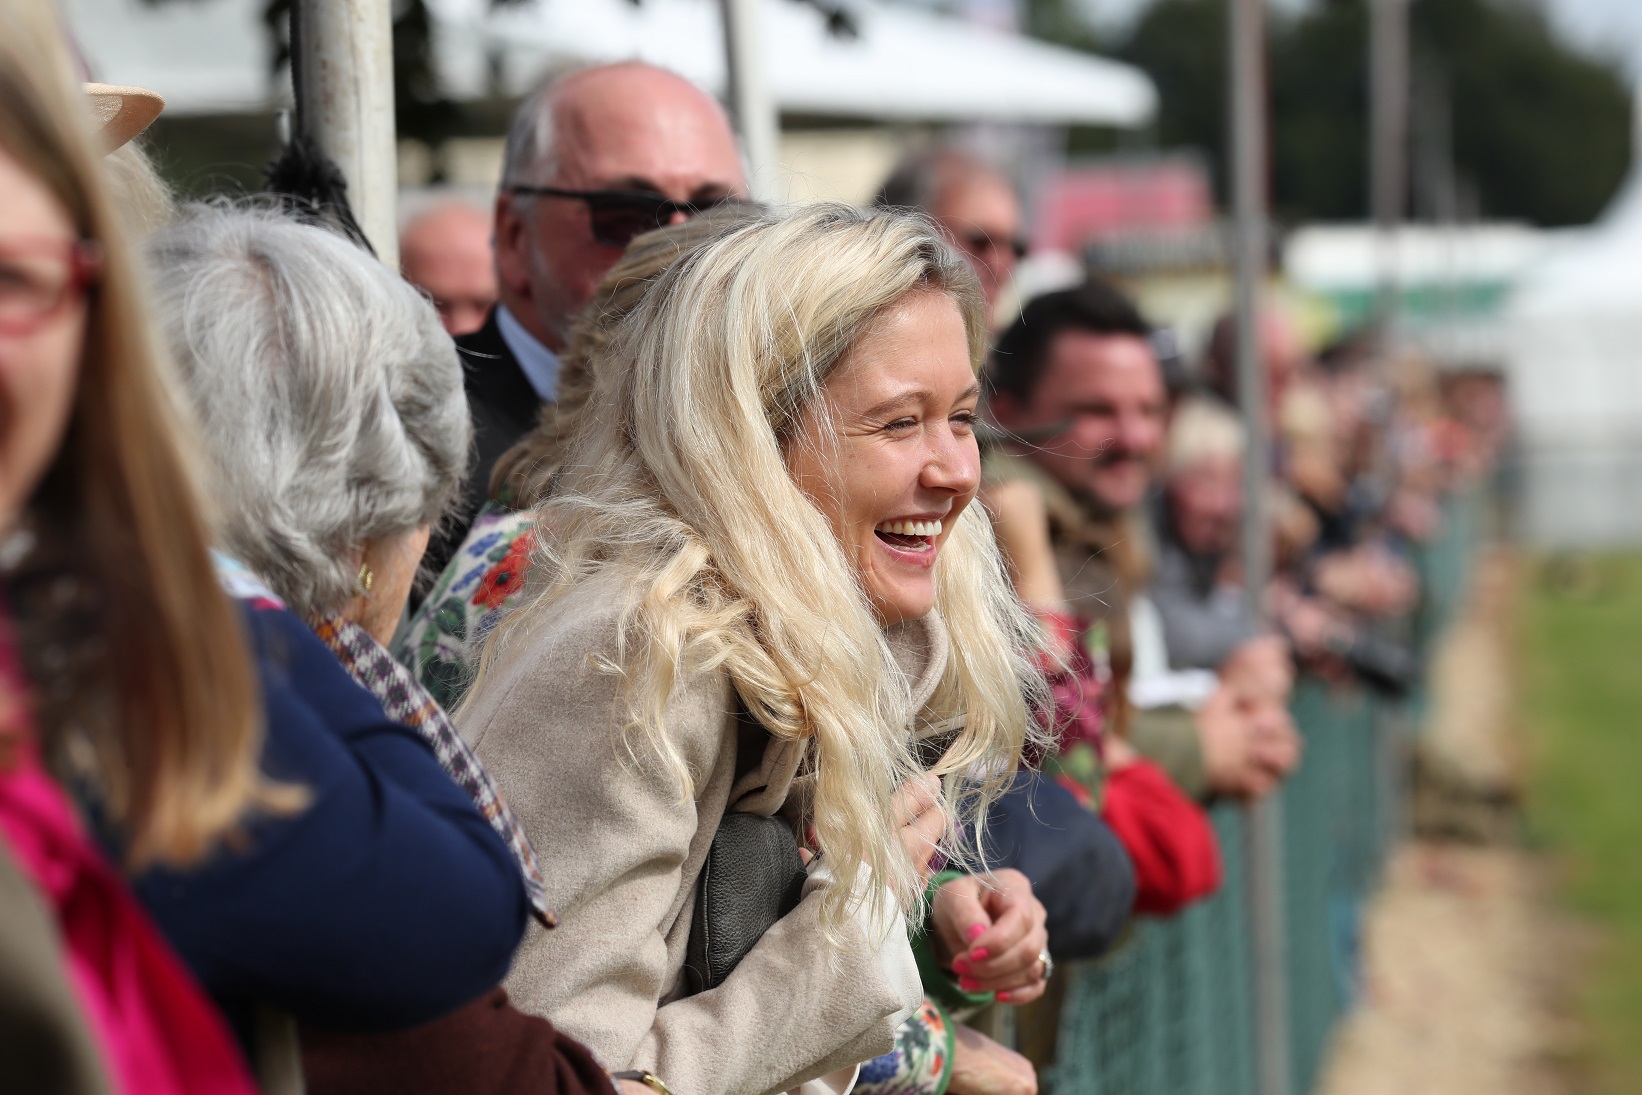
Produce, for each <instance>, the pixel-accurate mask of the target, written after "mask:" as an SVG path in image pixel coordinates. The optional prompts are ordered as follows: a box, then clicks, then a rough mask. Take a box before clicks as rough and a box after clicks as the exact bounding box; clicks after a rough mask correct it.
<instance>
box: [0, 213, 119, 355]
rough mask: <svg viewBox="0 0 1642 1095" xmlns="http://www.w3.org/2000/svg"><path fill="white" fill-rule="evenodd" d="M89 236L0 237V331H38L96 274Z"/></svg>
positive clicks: (99, 267)
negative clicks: (48, 237)
mask: <svg viewBox="0 0 1642 1095" xmlns="http://www.w3.org/2000/svg"><path fill="white" fill-rule="evenodd" d="M102 271H103V254H102V248H100V247H98V246H97V244H96V242H95V241H93V240H65V239H45V238H41V237H27V236H25V237H18V238H10V239H7V238H0V334H7V335H27V334H32V333H34V332H35V331H36V330H38V329H39V328H40V327H41V325H43V324H44V323H45V322H46V321H47V320H48V319H50V318H51V317H52V316H54V315H56V314H57V313H58V312H60V311H61V310H62V309H63V308H64V307H65V306H66V305H67V304H68V303H69V302H70V301H72V300H76V299H78V298H79V297H80V296H81V295H82V294H83V293H84V292H85V291H86V290H87V289H88V288H90V287H91V286H93V285H95V284H97V281H98V279H99V278H100V277H101V276H102Z"/></svg>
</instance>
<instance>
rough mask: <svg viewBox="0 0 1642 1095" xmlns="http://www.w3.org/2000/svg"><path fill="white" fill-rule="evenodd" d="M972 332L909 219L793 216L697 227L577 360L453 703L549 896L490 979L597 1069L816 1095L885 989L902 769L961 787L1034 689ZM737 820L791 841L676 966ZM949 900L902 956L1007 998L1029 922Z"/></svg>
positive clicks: (910, 899) (841, 1066) (915, 979)
mask: <svg viewBox="0 0 1642 1095" xmlns="http://www.w3.org/2000/svg"><path fill="white" fill-rule="evenodd" d="M984 337H985V334H984V325H983V321H982V314H981V301H980V295H979V292H978V289H977V287H976V284H975V279H974V276H973V274H971V273H970V272H969V270H968V268H967V267H966V266H965V265H964V263H963V261H962V260H961V259H960V258H959V257H958V256H957V255H956V254H954V253H953V251H952V250H951V249H950V248H949V247H948V246H947V245H946V244H945V243H943V242H942V241H941V240H940V239H939V238H938V237H937V236H935V235H934V234H933V233H932V232H931V230H930V229H929V228H928V227H927V226H926V225H925V224H924V223H923V222H921V221H919V220H915V219H912V218H907V217H903V216H899V215H895V214H876V215H867V214H862V213H859V212H857V211H855V210H851V209H847V208H845V207H841V206H816V207H811V208H809V209H806V210H804V211H803V212H801V213H797V214H794V215H791V216H780V215H774V214H765V215H760V216H753V217H748V218H745V219H742V220H738V221H735V222H732V223H730V224H727V225H725V226H724V228H723V230H722V231H721V232H720V233H719V234H717V235H716V236H714V237H713V238H710V239H708V240H706V241H705V242H702V243H701V244H699V245H698V246H697V247H696V248H695V249H694V250H693V251H690V252H689V253H687V254H685V255H683V256H682V257H681V258H680V259H679V260H678V261H677V262H675V263H673V264H672V265H671V266H669V267H668V269H667V270H666V271H665V272H663V273H662V274H660V276H659V277H657V278H656V280H655V282H654V284H653V286H652V287H651V289H650V291H649V292H647V293H646V294H644V296H643V298H642V300H640V301H638V302H637V304H636V306H635V307H634V308H633V309H632V311H631V312H630V313H629V314H628V315H626V316H625V317H624V318H623V319H621V320H619V321H618V322H617V323H616V325H615V327H614V329H613V331H612V332H611V337H610V341H609V343H608V344H607V345H606V346H605V348H604V349H603V350H602V351H601V354H600V356H599V358H598V362H597V367H596V368H595V369H594V371H593V377H592V380H593V392H592V395H591V397H590V398H589V399H588V400H587V402H586V404H585V405H584V407H583V410H582V412H581V413H580V415H579V416H578V417H577V419H576V421H575V424H574V427H573V432H572V434H571V436H570V438H569V439H568V443H567V448H566V451H565V455H564V462H563V464H562V467H561V470H560V473H559V479H558V480H557V483H556V485H555V489H554V492H553V494H552V495H551V497H550V498H549V499H548V501H547V502H546V504H545V505H544V506H543V507H542V509H541V511H540V525H539V527H538V541H539V543H540V551H539V557H538V558H537V560H536V562H535V565H534V571H535V575H536V576H535V577H533V579H532V581H531V583H530V584H529V585H527V587H526V591H525V593H524V594H523V596H522V598H521V599H520V602H519V604H518V607H517V608H515V609H514V610H513V611H512V612H511V613H510V614H509V615H508V616H506V617H505V618H504V619H503V620H502V621H501V622H500V624H498V625H497V627H496V628H495V630H494V631H492V632H491V634H490V636H489V638H488V640H487V641H486V644H485V646H484V649H483V652H482V655H481V660H480V668H479V672H478V677H477V679H476V681H475V682H474V684H473V687H472V691H471V692H470V693H469V695H468V699H467V701H466V703H465V705H464V706H463V708H462V709H461V710H460V711H459V713H458V716H457V721H458V725H459V726H461V728H462V731H463V734H464V736H465V737H467V738H469V740H470V741H471V742H472V743H473V744H474V747H475V751H476V752H477V753H478V754H479V756H480V758H481V759H482V760H484V761H485V763H486V765H487V766H488V767H489V768H490V770H491V771H492V773H493V774H494V775H495V776H496V777H497V779H498V782H499V783H500V784H501V785H502V787H503V789H504V791H505V792H506V793H507V795H508V797H509V800H510V802H511V803H512V805H513V807H514V809H515V811H516V813H517V814H518V815H519V817H520V819H521V820H522V821H523V822H524V824H525V827H526V830H527V831H528V832H529V833H530V835H531V838H532V840H533V842H534V843H535V844H536V846H537V848H538V850H539V851H542V853H543V869H544V877H545V878H546V879H547V888H548V894H549V898H550V900H552V901H553V902H554V903H555V907H556V908H558V909H559V910H560V912H561V914H562V916H563V919H562V921H561V926H560V928H559V929H557V930H556V931H554V932H552V933H547V932H532V933H531V934H530V937H529V938H528V939H527V941H526V943H525V945H524V947H523V948H522V949H521V951H520V954H519V956H518V957H517V959H516V961H515V965H514V969H513V971H512V972H511V973H510V975H509V980H508V986H509V989H510V991H511V992H512V993H513V995H514V998H515V1000H516V1001H517V1002H518V1003H519V1006H520V1007H522V1008H524V1009H526V1010H529V1011H534V1012H536V1013H538V1014H542V1015H545V1016H547V1017H548V1018H550V1019H551V1020H552V1021H553V1022H554V1024H555V1025H556V1026H558V1027H560V1028H561V1029H563V1030H565V1031H567V1032H568V1033H570V1034H571V1035H572V1036H574V1037H577V1038H578V1039H580V1040H582V1041H583V1042H585V1043H586V1044H587V1045H588V1046H589V1047H590V1048H591V1049H593V1051H594V1052H595V1053H597V1054H599V1055H600V1058H601V1059H602V1060H604V1061H605V1062H606V1063H609V1064H611V1065H612V1066H613V1067H618V1068H626V1069H632V1070H636V1071H639V1072H642V1073H644V1074H646V1075H649V1076H651V1077H653V1078H657V1080H656V1082H657V1083H659V1084H662V1085H663V1086H670V1087H671V1088H672V1089H674V1090H677V1091H680V1092H686V1091H687V1092H691V1093H695V1095H715V1093H730V1092H743V1091H782V1090H788V1089H791V1088H794V1087H797V1086H799V1085H801V1084H804V1083H806V1082H809V1081H818V1082H822V1083H824V1084H826V1085H827V1086H832V1087H842V1086H843V1085H846V1084H848V1083H849V1082H851V1080H852V1078H853V1076H854V1074H855V1066H856V1065H858V1064H859V1063H860V1062H863V1061H866V1060H868V1059H871V1058H874V1057H877V1056H878V1055H879V1054H882V1053H884V1052H885V1051H886V1050H888V1049H889V1048H890V1045H891V1041H892V1036H893V1033H894V1031H895V1028H896V1026H897V1025H898V1024H899V1022H900V1021H901V1020H902V1019H904V1018H905V1017H906V1016H907V1014H908V1013H909V1012H910V1010H911V1009H912V1008H914V1007H915V1006H917V1005H918V1003H919V1001H920V999H921V996H922V992H921V984H920V978H919V975H918V972H917V970H916V969H915V968H914V965H913V956H912V954H911V953H910V952H909V948H908V941H907V935H906V932H905V926H904V923H903V918H904V917H911V918H913V919H914V920H915V921H921V919H922V915H921V914H922V909H923V895H924V890H925V887H926V885H927V884H928V882H929V880H930V875H931V872H932V867H933V866H934V865H935V864H934V863H933V861H932V857H933V854H934V852H935V848H936V846H937V844H939V843H944V841H943V840H942V837H943V834H945V833H946V832H948V831H949V828H950V823H951V820H952V813H953V807H952V806H951V804H950V803H948V802H947V801H945V799H944V796H943V794H942V793H941V790H940V787H939V784H933V785H932V784H931V782H930V776H929V775H928V774H926V773H925V771H924V765H925V764H933V766H934V767H933V772H934V773H935V774H936V775H948V774H951V775H961V776H964V777H967V778H972V779H977V780H979V781H980V782H981V783H983V784H988V785H995V784H996V781H997V780H998V779H1001V778H1003V777H1004V776H1005V774H1006V773H1007V772H1008V771H1009V770H1010V769H1011V768H1012V766H1013V764H1014V763H1015V760H1016V758H1017V757H1018V756H1019V752H1020V749H1021V745H1022V742H1023V740H1024V739H1025V737H1026V735H1027V733H1028V729H1027V714H1026V712H1027V710H1028V709H1029V708H1028V701H1029V698H1030V697H1029V695H1028V694H1029V693H1030V692H1031V691H1032V689H1033V686H1032V685H1031V684H1029V683H1027V682H1029V681H1031V680H1032V679H1033V678H1032V670H1031V668H1030V665H1029V663H1028V661H1027V660H1026V654H1027V647H1028V638H1027V636H1028V635H1030V634H1031V625H1030V621H1029V620H1028V619H1027V618H1026V617H1025V616H1024V615H1023V613H1022V610H1021V609H1020V606H1019V604H1018V603H1017V602H1016V601H1015V600H1014V599H1013V597H1012V596H1011V595H1010V593H1009V591H1008V587H1007V585H1006V583H1005V579H1004V572H1003V570H1002V565H1001V562H1000V561H999V559H998V557H997V554H996V549H995V547H994V546H993V544H992V540H991V534H990V530H989V527H988V525H987V523H986V520H985V518H984V516H983V515H981V514H980V513H979V512H978V511H975V512H971V511H970V510H969V509H968V504H969V502H970V501H971V499H972V498H973V496H974V493H975V489H976V487H977V485H978V475H979V454H978V452H977V450H976V446H975V439H974V434H973V422H974V410H975V403H976V401H977V399H978V398H979V389H978V387H977V384H976V369H977V367H978V365H979V362H980V355H981V351H982V348H983V345H984V342H983V340H984ZM949 628H951V629H952V633H955V634H957V635H961V636H962V641H961V642H955V641H952V640H951V639H949V630H948V629H949ZM920 740H922V741H923V743H924V745H925V748H924V750H923V751H922V752H923V755H922V756H920V750H919V742H920ZM937 743H938V744H937ZM921 762H922V763H921ZM975 797H976V798H984V797H985V796H984V795H977V796H975ZM738 814H744V815H753V816H763V817H780V818H782V819H784V820H785V821H786V823H787V824H788V825H790V826H791V828H792V831H794V832H795V833H796V834H798V835H800V836H802V838H803V839H804V842H805V845H806V847H807V848H808V850H809V851H810V852H811V853H812V854H813V855H814V856H815V858H814V859H813V860H812V861H811V863H810V867H809V870H808V874H807V878H806V879H805V880H804V882H803V885H802V895H801V897H800V898H799V899H798V901H797V904H796V906H795V907H793V908H791V909H790V911H787V912H786V913H785V914H784V915H782V916H780V917H779V918H778V919H777V920H776V921H775V923H774V926H772V927H770V928H769V929H768V930H767V931H765V932H764V934H763V935H762V936H761V937H760V938H758V939H757V941H756V943H753V944H752V945H751V949H750V950H748V951H747V952H746V954H745V956H744V957H741V958H740V960H739V963H738V964H735V965H733V968H730V969H729V970H728V971H727V972H725V971H720V972H721V973H722V979H721V980H716V981H713V982H710V983H709V982H707V981H704V980H703V979H702V977H701V976H700V972H699V968H697V967H694V966H692V970H694V972H688V973H687V971H686V959H687V956H688V955H689V954H690V952H691V949H692V943H691V940H692V937H693V936H695V932H696V929H695V927H693V924H694V921H695V918H696V917H698V916H699V917H704V918H706V919H705V920H704V921H703V923H705V924H706V925H708V927H707V930H708V931H711V930H713V929H712V928H711V926H710V925H711V924H712V922H713V921H712V919H711V917H712V913H711V912H710V909H711V906H710V905H709V906H701V905H699V904H698V902H699V899H700V894H701V892H702V887H703V885H704V879H703V870H704V863H705V862H706V859H707V855H708V851H709V848H710V846H711V845H712V843H713V841H714V837H715V834H716V833H717V831H718V830H719V828H720V826H721V824H722V823H723V822H724V820H725V819H726V817H728V816H732V815H738ZM750 896H753V895H750ZM989 901H990V902H991V903H990V904H987V902H989ZM949 904H950V905H951V906H952V907H953V908H954V909H955V910H956V909H959V908H962V909H963V910H964V911H963V912H962V913H959V912H956V911H955V912H954V914H953V915H954V917H955V919H954V920H953V922H951V923H948V922H946V921H944V920H942V919H941V917H940V915H939V914H940V908H941V903H939V902H938V903H937V922H936V926H935V927H936V930H935V931H934V932H932V933H931V934H932V935H933V936H934V938H935V939H936V941H937V946H936V948H935V949H936V951H937V952H939V953H936V954H934V955H931V956H930V957H929V961H930V962H933V963H934V965H933V966H930V967H929V972H930V973H931V974H933V973H934V972H935V968H936V967H938V966H943V965H944V966H945V967H946V968H950V969H955V970H957V971H958V972H959V974H960V975H961V976H962V978H963V981H962V984H963V986H964V987H965V988H970V989H981V990H985V991H988V992H994V991H995V992H1000V993H1002V994H1004V998H1007V999H1009V1000H1011V1001H1012V1002H1025V1001H1028V1000H1030V999H1033V998H1035V997H1036V996H1037V995H1038V994H1039V993H1041V991H1042V987H1043V980H1044V977H1045V975H1046V973H1047V969H1048V964H1047V961H1046V960H1045V959H1044V950H1043V948H1044V943H1045V939H1044V936H1043V934H1042V930H1041V925H1042V921H1041V917H1040V916H1039V915H1038V912H1040V911H1041V910H1037V909H1036V906H1035V905H1033V904H1030V903H1028V902H1016V903H1011V902H1009V901H1007V900H994V899H993V898H991V897H985V898H981V899H980V900H979V901H978V902H976V903H973V904H966V903H965V902H956V901H955V902H950V903H949ZM983 904H984V905H986V908H987V909H988V910H989V911H990V913H991V914H992V915H987V914H986V913H983V912H982V911H981V905H983ZM695 937H696V938H698V939H699V936H695Z"/></svg>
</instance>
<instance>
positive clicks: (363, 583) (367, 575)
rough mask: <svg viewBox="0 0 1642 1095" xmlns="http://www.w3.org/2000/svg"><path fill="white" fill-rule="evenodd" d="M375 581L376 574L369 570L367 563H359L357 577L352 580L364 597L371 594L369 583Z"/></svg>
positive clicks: (369, 566)
mask: <svg viewBox="0 0 1642 1095" xmlns="http://www.w3.org/2000/svg"><path fill="white" fill-rule="evenodd" d="M374 581H376V575H375V574H373V573H372V572H371V565H370V564H369V563H360V564H359V577H358V578H356V579H355V580H354V587H355V588H356V589H357V590H358V592H359V593H360V594H361V595H362V596H365V597H369V596H370V595H371V583H372V582H374Z"/></svg>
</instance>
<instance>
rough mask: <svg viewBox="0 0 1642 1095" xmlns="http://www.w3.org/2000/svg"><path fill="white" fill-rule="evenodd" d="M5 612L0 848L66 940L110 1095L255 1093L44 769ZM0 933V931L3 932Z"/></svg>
mask: <svg viewBox="0 0 1642 1095" xmlns="http://www.w3.org/2000/svg"><path fill="white" fill-rule="evenodd" d="M9 632H10V628H9V627H8V626H6V621H5V619H4V617H3V616H0V739H6V738H9V739H10V742H9V743H5V742H0V744H9V748H8V749H4V750H0V756H4V755H5V754H7V753H9V755H10V756H9V759H10V763H9V764H6V765H0V841H4V843H5V845H6V848H7V850H8V851H9V852H10V853H11V856H12V857H13V859H15V860H16V862H17V865H18V868H19V869H20V870H21V871H22V873H23V874H24V875H25V876H26V877H27V878H28V879H29V880H30V881H31V882H33V883H34V885H35V886H36V887H37V888H38V889H39V891H40V894H41V897H42V898H43V899H44V901H45V904H46V906H47V907H48V908H49V909H50V911H51V913H52V914H53V915H54V917H55V919H56V922H57V928H58V931H59V933H60V936H61V942H62V954H63V963H64V966H65V972H66V974H67V977H68V981H69V983H70V984H71V985H72V986H73V989H74V993H75V996H76V998H77V999H78V1000H79V1003H80V1006H81V1008H82V1009H83V1012H84V1014H85V1016H86V1019H87V1023H88V1025H89V1026H90V1028H91V1031H92V1034H93V1037H94V1038H95V1040H96V1042H97V1044H98V1046H99V1048H100V1049H101V1050H102V1053H103V1061H104V1065H105V1066H106V1069H107V1071H108V1073H109V1075H110V1078H111V1079H112V1080H113V1081H114V1088H115V1090H116V1091H119V1092H122V1093H124V1095H255V1092H256V1085H255V1084H254V1083H252V1081H251V1076H250V1073H249V1071H248V1070H247V1068H246V1066H245V1062H244V1061H243V1060H242V1059H241V1057H240V1054H239V1049H238V1047H237V1046H236V1045H235V1043H234V1040H233V1038H232V1036H231V1035H230V1034H229V1032H228V1027H227V1024H225V1023H224V1022H223V1020H222V1018H221V1016H219V1015H218V1014H217V1012H216V1009H215V1008H214V1007H213V1006H212V1004H211V1002H210V1001H209V1000H208V999H207V998H206V996H205V993H204V992H203V991H202V990H201V989H200V988H199V986H198V985H196V984H195V983H194V980H193V978H192V977H191V976H190V975H189V974H188V972H187V970H185V969H184V968H183V965H182V963H181V961H180V960H179V959H178V958H177V957H176V956H175V955H174V954H172V952H171V949H170V948H169V947H168V946H167V945H166V943H165V941H164V940H163V939H162V938H161V937H160V934H159V932H158V931H157V930H156V929H155V927H154V926H153V925H152V924H151V923H150V922H149V920H148V917H147V916H146V915H145V914H144V913H143V911H142V910H141V909H140V908H138V906H137V903H136V901H135V899H133V897H132V896H131V893H130V891H129V890H128V889H127V888H126V886H125V883H124V881H123V880H122V879H121V878H120V877H119V875H117V874H116V873H115V871H114V870H113V868H112V867H110V866H109V864H108V862H107V861H106V860H105V859H104V858H103V856H102V854H101V852H100V851H99V850H98V849H97V847H96V846H95V845H94V844H93V843H92V842H91V841H90V840H89V839H88V838H87V837H86V835H85V833H84V831H83V830H82V829H81V826H80V823H79V820H78V818H77V816H76V814H75V811H74V808H73V806H71V805H70V803H69V800H68V796H67V795H65V794H64V793H63V790H62V788H61V787H59V786H58V785H57V784H56V783H55V782H54V781H53V780H52V779H51V777H50V776H49V775H47V774H46V771H45V769H44V768H43V767H42V766H41V764H40V757H39V750H38V748H37V746H36V744H35V742H34V739H33V734H32V728H31V727H30V726H29V725H28V722H29V719H28V701H27V695H28V692H27V687H26V685H25V684H24V683H23V676H22V672H21V667H20V666H19V664H18V661H17V656H16V651H15V649H14V648H13V646H12V642H11V636H10V633H9ZM0 930H3V927H0Z"/></svg>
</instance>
